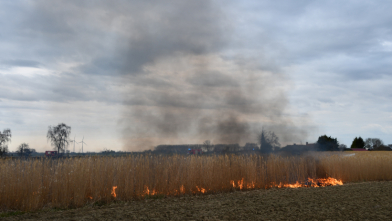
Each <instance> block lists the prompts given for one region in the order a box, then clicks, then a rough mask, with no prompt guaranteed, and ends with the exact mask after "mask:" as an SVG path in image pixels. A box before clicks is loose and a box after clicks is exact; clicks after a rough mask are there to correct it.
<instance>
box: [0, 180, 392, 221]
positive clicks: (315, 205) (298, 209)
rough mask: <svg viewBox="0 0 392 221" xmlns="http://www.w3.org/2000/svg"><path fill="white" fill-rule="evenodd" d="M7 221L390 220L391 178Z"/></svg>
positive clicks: (120, 205)
mask: <svg viewBox="0 0 392 221" xmlns="http://www.w3.org/2000/svg"><path fill="white" fill-rule="evenodd" d="M0 219H3V220H392V182H366V183H351V184H345V185H343V186H334V187H324V188H299V189H276V188H274V189H269V190H253V191H236V192H231V193H222V194H210V195H199V196H183V197H169V198H163V199H145V200H140V201H131V202H118V203H115V204H110V205H105V206H101V207H98V206H93V205H88V206H86V207H84V208H80V209H69V210H57V211H56V210H50V211H39V212H33V213H25V214H22V215H18V216H12V217H7V218H0Z"/></svg>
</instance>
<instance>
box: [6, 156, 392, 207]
mask: <svg viewBox="0 0 392 221" xmlns="http://www.w3.org/2000/svg"><path fill="white" fill-rule="evenodd" d="M324 176H330V177H334V178H337V179H341V180H343V182H355V181H371V180H392V155H391V154H389V153H388V154H385V153H374V154H373V153H371V154H358V155H355V156H351V157H342V156H341V155H336V154H332V155H323V154H318V155H317V156H316V157H310V156H303V157H280V156H275V155H271V156H267V157H266V156H261V155H218V156H215V155H213V156H184V155H173V156H165V155H130V156H123V157H88V158H66V159H45V158H42V159H35V160H21V159H20V160H15V159H3V160H0V210H2V211H5V210H22V211H32V210H38V209H42V208H75V207H81V206H83V205H86V204H88V203H94V202H104V203H108V202H111V201H115V200H120V201H127V200H133V199H140V198H143V197H146V196H151V195H159V196H171V195H181V194H188V195H191V194H201V193H203V192H206V193H216V192H228V191H233V190H236V189H237V190H239V189H242V190H247V189H255V188H257V189H260V188H261V189H262V188H269V187H271V186H273V185H272V184H278V183H283V184H288V183H295V182H296V181H304V180H306V179H307V178H308V177H310V178H324ZM233 183H234V185H233ZM113 187H117V188H116V189H115V195H116V196H114V194H113V191H114V190H113Z"/></svg>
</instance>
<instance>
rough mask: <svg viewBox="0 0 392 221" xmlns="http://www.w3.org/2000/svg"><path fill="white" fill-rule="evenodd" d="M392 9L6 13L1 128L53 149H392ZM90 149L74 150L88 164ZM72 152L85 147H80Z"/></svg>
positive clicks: (69, 6) (118, 6) (172, 0)
mask: <svg viewBox="0 0 392 221" xmlns="http://www.w3.org/2000/svg"><path fill="white" fill-rule="evenodd" d="M390 8H392V2H388V1H383V2H382V3H381V2H374V1H344V2H343V3H342V1H317V2H315V1H236V2H235V3H233V2H230V3H229V2H227V1H223V0H222V1H199V0H192V1H182V0H167V1H146V0H145V1H121V0H118V1H59V0H53V1H27V0H23V1H17V0H16V1H1V2H0V25H1V31H0V50H1V53H0V130H3V129H5V128H10V129H11V131H12V142H11V143H10V144H9V148H10V150H11V151H14V150H16V148H17V146H18V145H19V144H21V143H23V142H26V143H28V144H29V145H30V146H31V147H32V148H35V149H36V150H37V151H44V150H50V149H52V148H51V147H50V143H49V142H47V140H46V133H47V130H48V126H50V125H52V126H53V125H57V124H58V123H66V124H67V125H70V126H71V127H72V132H71V137H72V139H73V138H74V137H76V138H75V139H76V141H80V140H81V139H82V138H83V137H84V141H85V142H86V143H87V146H85V147H84V149H85V151H101V150H103V149H104V148H106V149H113V150H126V151H139V150H145V149H150V148H152V147H153V146H155V145H158V144H179V143H202V142H203V141H204V140H207V139H209V140H211V141H212V142H213V143H240V144H244V143H246V142H256V137H257V134H258V133H259V132H260V131H261V129H262V128H264V129H267V130H272V131H274V132H275V133H276V134H277V135H278V136H279V138H280V142H281V144H282V145H284V144H290V143H301V142H302V143H305V142H306V141H309V142H315V141H316V140H317V138H318V136H320V135H323V134H327V135H329V136H333V137H337V138H338V141H340V143H344V144H346V145H350V144H351V142H352V140H353V139H354V137H356V136H362V137H363V138H367V137H377V138H381V139H382V140H383V141H384V143H386V144H390V143H392V136H391V135H392V124H391V123H392V104H391V102H390V99H391V98H392V90H391V85H392V25H391V24H392V14H391V13H390ZM80 148H81V146H80V145H76V146H75V150H76V151H77V152H78V151H79V150H80ZM70 149H71V150H73V146H70Z"/></svg>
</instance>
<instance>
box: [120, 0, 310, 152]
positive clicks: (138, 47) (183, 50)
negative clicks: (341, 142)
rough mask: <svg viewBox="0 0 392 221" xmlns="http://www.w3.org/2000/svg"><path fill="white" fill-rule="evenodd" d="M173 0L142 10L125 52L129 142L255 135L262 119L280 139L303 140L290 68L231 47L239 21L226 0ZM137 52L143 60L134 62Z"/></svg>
mask: <svg viewBox="0 0 392 221" xmlns="http://www.w3.org/2000/svg"><path fill="white" fill-rule="evenodd" d="M175 2H176V1H174V2H173V4H168V5H167V4H166V3H165V4H162V5H160V4H154V10H157V12H158V13H155V14H154V17H153V18H150V17H145V16H141V19H139V20H138V22H137V25H136V27H143V28H139V29H137V30H134V31H136V33H135V35H136V36H139V37H137V38H136V37H134V35H133V34H130V37H129V39H128V46H127V48H126V51H127V53H124V55H123V56H121V59H122V60H123V62H124V63H125V64H131V65H130V67H129V68H128V69H124V71H125V72H126V75H127V76H126V77H125V78H126V79H127V80H126V81H127V83H128V85H127V90H126V94H125V96H124V104H125V105H124V110H123V118H122V119H121V121H120V122H121V126H122V127H123V128H124V130H123V137H124V140H125V142H126V148H127V149H128V150H129V149H130V150H140V149H149V148H151V147H153V146H156V145H158V144H179V143H202V142H203V141H204V140H207V139H209V140H212V141H213V142H214V143H242V144H243V143H245V142H256V141H257V134H258V133H259V132H260V131H261V128H262V127H264V128H266V129H271V130H273V131H275V133H276V134H278V135H279V136H280V137H281V140H282V141H283V143H285V142H292V141H300V140H305V139H306V135H307V133H306V131H305V130H303V129H300V128H298V127H295V125H294V123H293V121H292V120H291V119H290V117H289V116H287V115H285V113H284V112H285V110H286V107H287V105H288V99H287V96H286V90H287V89H288V88H290V82H289V81H288V80H287V79H286V77H285V75H284V74H282V73H281V72H280V71H279V68H278V67H272V68H271V67H270V68H263V67H262V65H260V63H262V61H259V60H258V58H254V57H251V58H250V57H248V55H246V56H244V55H243V54H242V53H232V52H230V50H231V49H232V48H231V47H232V45H233V43H232V41H236V40H234V37H233V35H235V34H234V32H235V27H233V25H232V24H231V23H230V19H231V18H230V16H229V15H228V14H225V11H224V10H223V9H224V7H222V5H220V4H218V3H217V2H214V3H213V2H207V1H203V2H202V3H201V2H200V1H190V2H189V1H187V2H181V4H177V3H178V2H177V3H175ZM163 9H165V10H163ZM168 9H169V10H168ZM135 16H139V15H135ZM237 41H238V39H237ZM233 47H237V46H233ZM234 50H235V48H234ZM139 57H141V58H142V59H143V62H137V63H135V62H134V61H135V60H139V59H140V58H139ZM271 66H273V65H271ZM135 67H138V68H136V69H135ZM133 70H134V71H135V72H133Z"/></svg>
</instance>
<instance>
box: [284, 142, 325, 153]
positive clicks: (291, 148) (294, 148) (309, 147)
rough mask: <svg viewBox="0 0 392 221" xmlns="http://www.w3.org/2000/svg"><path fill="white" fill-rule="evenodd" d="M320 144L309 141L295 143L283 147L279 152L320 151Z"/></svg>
mask: <svg viewBox="0 0 392 221" xmlns="http://www.w3.org/2000/svg"><path fill="white" fill-rule="evenodd" d="M318 150H319V148H318V144H317V143H308V142H306V144H305V145H303V144H299V145H297V144H295V143H294V144H293V145H287V146H285V147H282V148H281V149H279V150H278V152H286V153H291V154H301V153H303V152H307V151H318Z"/></svg>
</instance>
